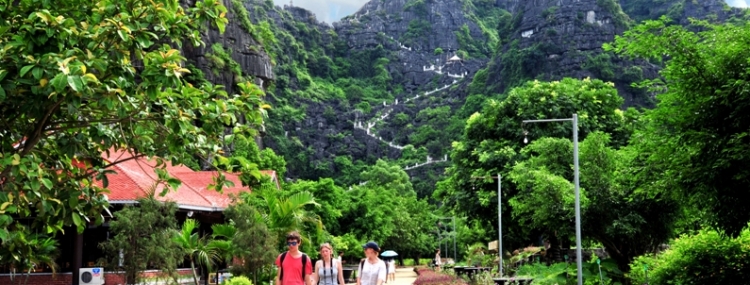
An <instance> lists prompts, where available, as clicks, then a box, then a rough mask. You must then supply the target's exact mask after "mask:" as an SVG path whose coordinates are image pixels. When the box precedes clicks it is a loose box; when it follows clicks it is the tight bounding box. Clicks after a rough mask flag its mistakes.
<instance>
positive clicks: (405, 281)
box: [346, 267, 417, 285]
mask: <svg viewBox="0 0 750 285" xmlns="http://www.w3.org/2000/svg"><path fill="white" fill-rule="evenodd" d="M416 279H417V273H416V272H414V268H413V267H400V268H396V281H395V282H394V281H391V282H388V283H384V284H383V285H412V283H414V280H416ZM346 284H347V285H352V284H357V283H346Z"/></svg>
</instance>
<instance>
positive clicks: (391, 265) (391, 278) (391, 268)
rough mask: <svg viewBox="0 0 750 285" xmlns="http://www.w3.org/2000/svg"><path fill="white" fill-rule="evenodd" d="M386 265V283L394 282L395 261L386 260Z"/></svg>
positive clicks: (393, 259)
mask: <svg viewBox="0 0 750 285" xmlns="http://www.w3.org/2000/svg"><path fill="white" fill-rule="evenodd" d="M386 265H388V276H387V279H388V281H391V282H396V259H395V258H392V259H391V260H388V262H386Z"/></svg>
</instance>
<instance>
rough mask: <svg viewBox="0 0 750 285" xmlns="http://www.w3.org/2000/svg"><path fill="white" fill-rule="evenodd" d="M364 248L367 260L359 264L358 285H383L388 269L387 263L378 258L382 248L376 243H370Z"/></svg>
mask: <svg viewBox="0 0 750 285" xmlns="http://www.w3.org/2000/svg"><path fill="white" fill-rule="evenodd" d="M362 248H363V249H364V250H365V259H364V260H362V262H360V263H359V275H357V285H383V282H385V274H386V270H387V269H386V267H385V262H383V261H382V260H380V258H378V252H380V247H379V246H378V244H377V243H375V242H374V241H369V242H367V243H366V244H365V245H363V246H362Z"/></svg>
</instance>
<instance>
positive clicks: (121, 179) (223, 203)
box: [97, 150, 278, 211]
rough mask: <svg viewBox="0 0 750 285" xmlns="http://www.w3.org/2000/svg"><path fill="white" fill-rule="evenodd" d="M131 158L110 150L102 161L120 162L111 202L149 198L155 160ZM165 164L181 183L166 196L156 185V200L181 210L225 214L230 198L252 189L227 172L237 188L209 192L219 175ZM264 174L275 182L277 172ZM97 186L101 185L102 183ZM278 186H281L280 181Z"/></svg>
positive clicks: (112, 177)
mask: <svg viewBox="0 0 750 285" xmlns="http://www.w3.org/2000/svg"><path fill="white" fill-rule="evenodd" d="M132 157H133V154H132V153H130V152H126V151H124V150H116V151H112V150H110V151H109V155H107V153H103V154H102V158H104V160H106V161H108V162H110V163H111V162H116V161H121V162H119V163H117V164H115V165H114V166H112V168H111V169H112V170H114V171H115V172H117V174H108V175H107V180H108V181H109V185H108V186H107V189H108V190H109V191H110V193H109V194H108V199H109V201H110V203H113V204H118V203H133V202H135V200H137V199H138V198H140V197H144V196H146V195H147V193H149V192H150V191H151V190H152V188H153V187H154V185H155V183H156V178H157V175H156V173H155V172H154V168H155V167H156V159H153V158H151V159H148V158H146V157H138V158H135V159H132ZM123 160H124V161H123ZM164 163H165V164H166V165H165V169H166V171H167V172H168V173H169V175H171V176H172V177H174V178H177V179H179V180H181V181H182V184H181V185H180V187H179V188H178V189H177V191H174V190H171V191H169V192H168V193H167V195H165V196H163V197H162V196H159V195H158V193H160V192H161V191H162V190H163V189H164V185H157V186H156V187H157V188H156V189H155V191H156V192H155V193H157V195H156V196H157V197H156V198H157V199H158V200H160V201H167V200H168V201H174V202H176V203H177V205H178V206H179V207H180V208H182V209H191V210H202V211H223V210H224V209H225V208H226V207H227V206H228V205H229V203H230V202H231V198H230V195H239V193H241V192H250V188H249V187H243V186H242V182H241V181H240V179H239V175H237V174H235V173H224V176H225V177H226V179H227V180H229V181H231V182H233V183H234V186H231V187H223V189H222V193H219V192H217V191H215V190H213V189H208V186H209V185H211V184H214V181H213V180H214V177H216V176H217V174H218V172H216V171H193V170H192V169H190V168H187V167H185V166H182V165H173V164H172V163H171V162H169V161H164ZM263 174H266V175H272V176H271V178H272V179H273V180H274V181H275V180H276V172H275V171H263ZM97 183H99V185H101V181H97ZM276 183H277V186H278V181H276Z"/></svg>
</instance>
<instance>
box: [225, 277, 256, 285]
mask: <svg viewBox="0 0 750 285" xmlns="http://www.w3.org/2000/svg"><path fill="white" fill-rule="evenodd" d="M221 284H222V285H253V282H251V281H250V279H248V278H247V277H245V276H234V277H232V278H229V280H227V281H224V282H221Z"/></svg>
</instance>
